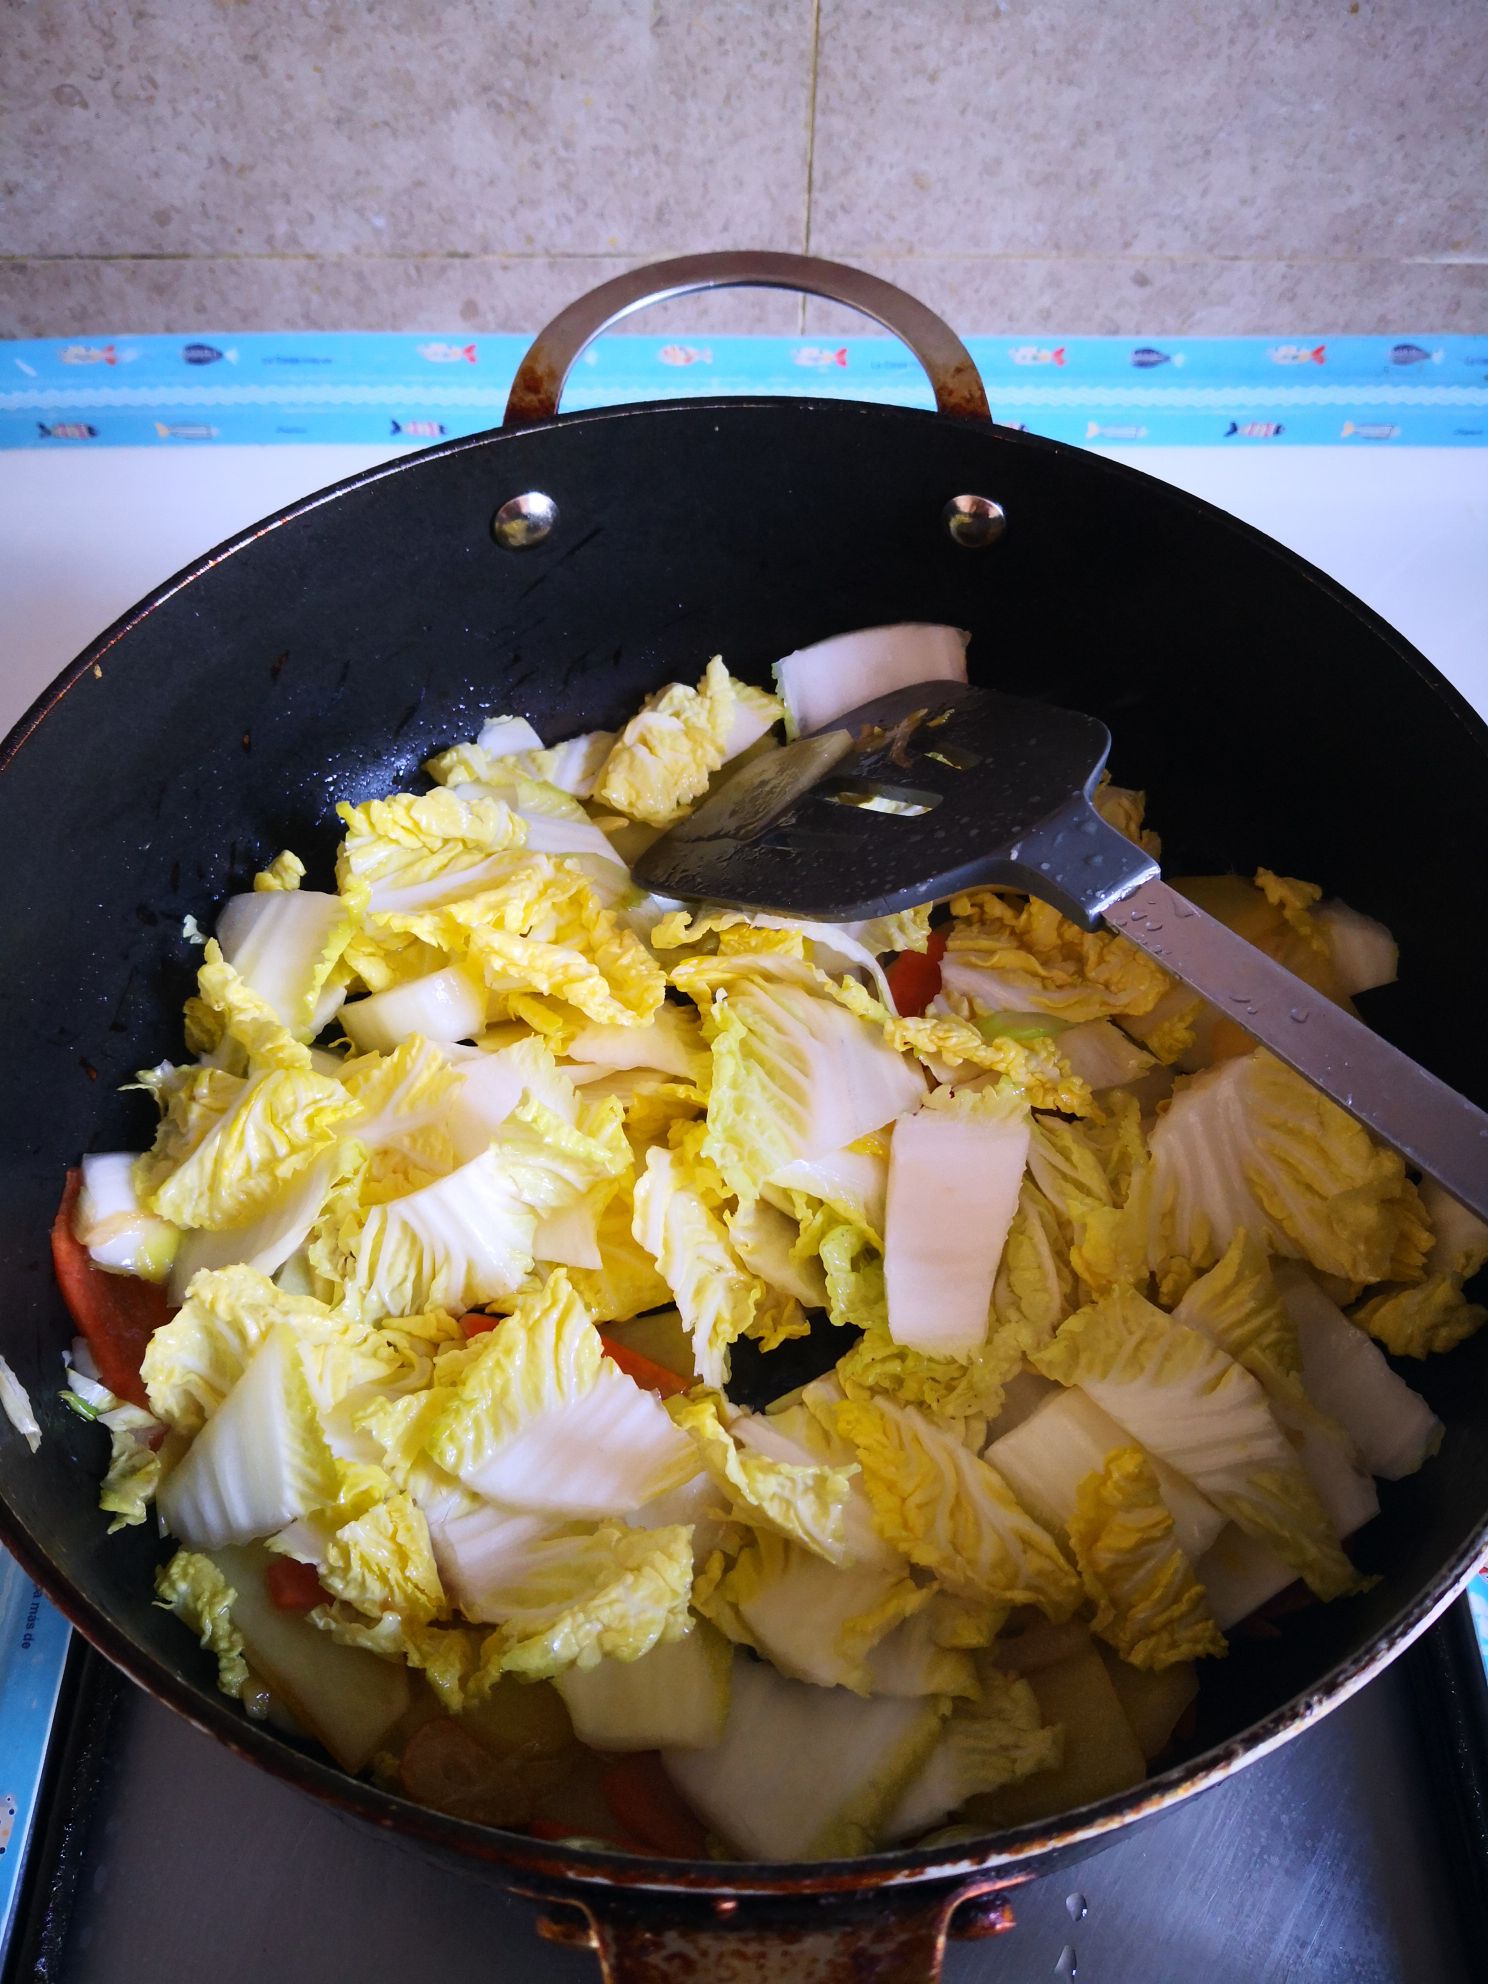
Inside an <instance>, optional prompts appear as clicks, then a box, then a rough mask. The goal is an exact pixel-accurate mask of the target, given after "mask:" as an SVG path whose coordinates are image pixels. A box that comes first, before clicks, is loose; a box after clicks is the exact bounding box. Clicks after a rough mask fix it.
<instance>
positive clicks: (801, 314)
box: [796, 0, 821, 336]
mask: <svg viewBox="0 0 1488 1984" xmlns="http://www.w3.org/2000/svg"><path fill="white" fill-rule="evenodd" d="M820 62H821V0H811V55H810V68H809V71H808V74H807V78H806V186H805V191H804V195H803V199H802V206H801V253H802V254H803V255H809V254H810V253H811V192H812V179H813V176H814V175H815V172H816V78H817V73H818V69H819V66H820ZM796 329H797V331H798V333H800V334H801V335H802V336H804V335H805V331H806V298H805V297H804V296H802V297H801V299H800V301H799V303H798V305H797V318H796Z"/></svg>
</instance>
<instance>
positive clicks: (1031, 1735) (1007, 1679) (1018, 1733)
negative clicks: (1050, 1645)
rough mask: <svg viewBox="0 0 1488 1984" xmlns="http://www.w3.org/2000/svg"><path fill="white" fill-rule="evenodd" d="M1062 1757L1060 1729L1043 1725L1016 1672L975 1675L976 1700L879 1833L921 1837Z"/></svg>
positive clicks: (947, 1730)
mask: <svg viewBox="0 0 1488 1984" xmlns="http://www.w3.org/2000/svg"><path fill="white" fill-rule="evenodd" d="M1063 1756H1064V1732H1063V1730H1062V1729H1060V1728H1058V1727H1050V1726H1049V1725H1047V1724H1046V1723H1045V1722H1044V1719H1043V1713H1042V1711H1041V1710H1040V1708H1039V1704H1038V1697H1037V1696H1036V1695H1035V1694H1034V1692H1033V1689H1032V1688H1031V1687H1030V1686H1029V1685H1028V1683H1027V1682H1026V1681H1025V1680H1023V1679H1022V1678H1021V1677H1020V1676H1018V1675H1016V1674H1004V1673H1002V1672H1000V1670H998V1669H997V1668H995V1667H991V1666H984V1667H983V1668H982V1671H981V1693H980V1695H979V1697H978V1699H977V1700H975V1701H973V1702H968V1703H966V1704H965V1705H964V1706H961V1707H958V1708H957V1709H956V1710H955V1711H954V1713H953V1714H952V1715H951V1716H950V1717H949V1718H948V1719H947V1721H946V1722H945V1723H943V1724H942V1726H941V1732H940V1739H939V1741H938V1742H937V1743H936V1746H935V1748H934V1749H933V1750H932V1751H931V1753H930V1755H929V1757H928V1758H927V1760H926V1762H925V1764H924V1766H923V1767H922V1768H921V1770H920V1772H919V1773H918V1775H917V1776H916V1777H915V1778H914V1779H913V1781H912V1782H911V1783H910V1784H908V1785H906V1787H905V1789H904V1791H903V1792H902V1793H901V1795H900V1798H899V1802H898V1804H897V1805H896V1806H895V1807H894V1809H893V1811H892V1812H890V1814H889V1816H888V1818H887V1819H886V1820H885V1821H884V1824H883V1826H882V1828H881V1837H882V1838H883V1840H884V1841H885V1843H887V1844H890V1845H892V1844H894V1843H895V1842H896V1841H898V1840H904V1839H914V1838H916V1837H917V1836H918V1835H919V1834H920V1833H923V1832H928V1831H929V1830H930V1828H931V1827H932V1826H934V1825H937V1824H939V1823H940V1822H941V1821H942V1820H943V1819H945V1818H947V1817H948V1816H949V1815H950V1814H951V1813H952V1812H956V1811H959V1810H960V1808H961V1807H962V1806H963V1805H964V1804H965V1803H966V1801H967V1799H968V1798H975V1797H979V1796H985V1795H986V1794H988V1793H989V1792H994V1791H1000V1790H1001V1789H1002V1788H1003V1786H1004V1785H1006V1784H1016V1783H1017V1782H1018V1781H1019V1780H1020V1779H1021V1778H1025V1777H1030V1776H1032V1775H1033V1773H1034V1772H1035V1771H1042V1770H1051V1769H1053V1768H1054V1767H1055V1766H1056V1765H1057V1764H1059V1763H1060V1762H1061V1761H1062V1759H1063Z"/></svg>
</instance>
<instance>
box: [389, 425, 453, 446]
mask: <svg viewBox="0 0 1488 1984" xmlns="http://www.w3.org/2000/svg"><path fill="white" fill-rule="evenodd" d="M388 426H389V428H390V430H391V431H392V432H393V433H394V434H410V435H412V436H413V437H414V438H415V439H416V440H420V441H437V440H438V439H439V437H440V435H441V434H443V433H445V432H446V431H447V430H446V428H445V424H444V422H443V421H442V420H390V421H389V422H388Z"/></svg>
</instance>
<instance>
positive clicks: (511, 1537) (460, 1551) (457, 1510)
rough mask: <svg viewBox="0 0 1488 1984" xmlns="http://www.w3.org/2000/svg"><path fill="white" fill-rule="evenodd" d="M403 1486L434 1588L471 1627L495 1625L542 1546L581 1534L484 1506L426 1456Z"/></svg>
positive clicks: (552, 1521) (558, 1523)
mask: <svg viewBox="0 0 1488 1984" xmlns="http://www.w3.org/2000/svg"><path fill="white" fill-rule="evenodd" d="M437 1415H438V1408H437V1407H436V1408H435V1411H434V1412H433V1413H430V1414H428V1415H423V1414H421V1415H419V1416H420V1417H421V1418H423V1419H425V1421H426V1423H427V1424H432V1423H433V1421H434V1419H435V1418H437ZM408 1484H409V1493H410V1495H412V1496H413V1497H415V1498H416V1499H417V1501H418V1504H419V1506H420V1507H421V1508H422V1510H423V1511H424V1519H425V1521H426V1522H427V1524H428V1526H429V1547H430V1549H431V1550H432V1551H433V1553H434V1564H435V1568H436V1570H437V1571H438V1574H439V1580H440V1584H441V1586H442V1588H443V1589H444V1590H445V1591H446V1592H447V1593H448V1595H449V1597H450V1598H451V1599H452V1600H453V1602H454V1604H455V1606H456V1608H457V1609H458V1610H459V1612H460V1613H461V1614H462V1615H463V1616H464V1617H465V1618H466V1619H469V1620H471V1621H472V1622H473V1623H475V1624H477V1625H496V1624H498V1623H499V1622H500V1620H501V1618H502V1616H503V1614H502V1610H501V1604H502V1598H503V1594H504V1593H506V1592H508V1591H510V1590H511V1589H512V1588H513V1587H515V1586H519V1585H520V1584H521V1583H522V1581H523V1579H524V1578H525V1577H526V1575H527V1573H528V1571H529V1569H530V1568H531V1566H532V1565H533V1564H534V1563H536V1562H541V1554H540V1553H541V1551H542V1550H543V1548H544V1546H546V1545H547V1544H549V1543H551V1542H553V1541H554V1540H555V1539H557V1538H559V1537H564V1536H578V1535H583V1534H585V1533H587V1530H586V1526H585V1525H583V1524H579V1523H573V1522H565V1521H563V1520H561V1519H559V1518H555V1517H554V1516H551V1515H534V1514H532V1513H531V1512H530V1511H523V1510H520V1509H508V1508H503V1507H502V1505H501V1504H500V1503H499V1502H487V1501H484V1500H482V1499H481V1497H479V1496H478V1495H472V1494H471V1493H470V1491H469V1490H468V1489H465V1488H463V1487H462V1486H461V1484H460V1482H459V1481H458V1480H457V1479H456V1478H455V1476H454V1475H452V1474H448V1473H447V1472H446V1471H445V1470H444V1469H443V1468H441V1467H438V1466H437V1465H436V1464H435V1463H433V1462H431V1461H430V1460H428V1458H427V1456H424V1457H423V1458H422V1460H421V1461H415V1462H414V1463H413V1465H412V1467H411V1468H410V1470H409V1471H408Z"/></svg>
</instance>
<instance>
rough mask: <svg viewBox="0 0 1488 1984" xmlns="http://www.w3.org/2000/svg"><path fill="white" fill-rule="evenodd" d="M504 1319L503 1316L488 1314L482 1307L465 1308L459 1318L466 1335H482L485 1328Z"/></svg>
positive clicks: (491, 1328) (487, 1328) (493, 1327)
mask: <svg viewBox="0 0 1488 1984" xmlns="http://www.w3.org/2000/svg"><path fill="white" fill-rule="evenodd" d="M505 1321H506V1318H505V1316H488V1315H487V1314H486V1312H485V1310H484V1309H467V1310H466V1311H465V1313H464V1315H463V1316H462V1317H461V1318H460V1328H461V1329H462V1330H464V1332H465V1334H466V1336H484V1335H485V1333H486V1331H487V1330H493V1329H495V1327H496V1325H497V1324H498V1323H504V1322H505Z"/></svg>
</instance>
